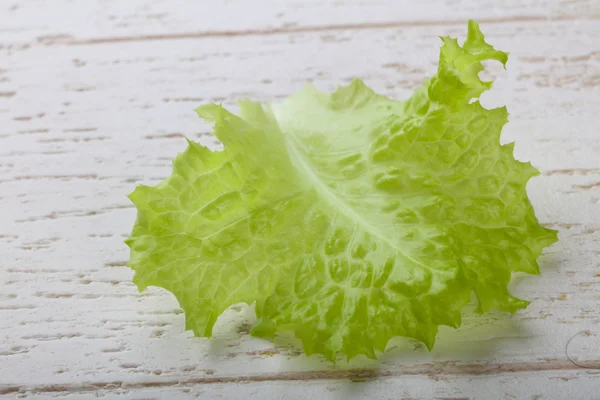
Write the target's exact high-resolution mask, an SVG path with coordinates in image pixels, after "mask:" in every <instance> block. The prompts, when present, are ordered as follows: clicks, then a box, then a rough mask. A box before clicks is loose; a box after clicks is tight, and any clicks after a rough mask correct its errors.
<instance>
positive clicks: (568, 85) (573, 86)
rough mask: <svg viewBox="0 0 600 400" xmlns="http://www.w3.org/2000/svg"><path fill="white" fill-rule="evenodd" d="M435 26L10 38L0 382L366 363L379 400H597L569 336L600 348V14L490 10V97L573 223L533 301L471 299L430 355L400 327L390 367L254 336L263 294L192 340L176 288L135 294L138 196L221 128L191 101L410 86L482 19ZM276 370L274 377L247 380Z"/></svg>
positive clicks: (128, 385)
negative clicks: (79, 40)
mask: <svg viewBox="0 0 600 400" xmlns="http://www.w3.org/2000/svg"><path fill="white" fill-rule="evenodd" d="M433 30H436V32H433V33H432V32H431V31H432V28H431V27H422V26H412V27H404V28H402V29H399V28H382V29H371V30H355V29H345V30H339V31H335V32H333V34H332V33H331V32H330V33H328V34H327V35H324V34H323V33H322V32H299V33H285V32H284V33H281V34H274V35H253V36H238V37H233V38H225V37H213V38H203V39H181V40H171V41H167V40H165V41H159V42H153V41H141V42H124V43H115V42H108V43H96V44H89V45H68V44H67V43H56V44H55V45H54V46H48V47H45V46H41V47H31V48H29V49H25V50H23V51H19V52H9V53H6V58H7V59H8V60H9V62H8V65H7V66H6V67H4V66H3V67H2V68H3V71H2V72H1V74H0V92H2V93H12V92H14V94H13V95H6V96H3V97H0V254H2V257H1V259H0V284H1V286H0V287H1V289H0V338H1V340H0V377H1V378H0V384H4V386H0V393H3V392H2V391H4V394H5V395H6V396H8V398H10V397H12V396H16V394H20V395H23V396H25V397H28V398H48V397H50V396H53V395H55V394H60V395H61V396H62V395H65V396H67V395H68V393H69V392H72V393H71V395H70V397H71V398H83V396H88V395H89V397H91V396H95V395H100V394H104V395H110V396H113V395H114V396H121V397H122V398H131V397H132V396H137V398H142V397H144V396H146V395H147V396H148V397H152V396H154V397H158V398H178V397H176V396H179V398H186V396H188V395H190V396H193V395H194V393H196V392H199V391H205V393H204V395H205V396H209V395H210V394H211V393H212V394H217V393H224V396H225V397H229V398H231V397H232V396H234V395H236V394H239V393H240V391H243V393H246V390H248V391H252V390H253V391H255V397H256V398H264V397H261V396H263V395H264V396H271V398H276V394H277V393H280V392H279V391H280V390H282V391H287V390H289V391H290V393H291V394H292V395H293V396H296V395H297V396H298V398H303V397H302V395H304V394H306V395H309V394H310V395H311V397H314V396H321V397H327V396H328V394H331V396H329V397H332V398H336V397H335V396H339V397H341V396H342V394H343V393H345V392H343V390H345V389H343V388H346V387H351V386H352V385H353V384H349V383H348V381H349V380H350V381H351V380H353V379H354V380H355V379H356V378H357V377H360V376H361V375H360V374H361V372H356V370H354V369H355V368H357V367H361V368H369V371H368V372H367V374H370V375H373V376H375V377H376V380H375V381H373V382H367V383H363V384H360V385H359V386H360V388H357V389H355V390H356V391H360V390H365V391H366V392H368V393H370V394H372V395H373V396H380V397H382V398H386V396H388V398H389V397H390V396H391V395H392V394H394V395H397V393H402V392H401V390H406V396H412V397H434V396H438V397H444V396H446V397H460V396H462V397H465V396H467V397H475V398H477V396H479V398H496V397H495V394H498V395H500V394H502V395H504V396H505V397H507V396H510V395H514V396H516V397H517V398H527V397H528V396H530V397H533V396H535V395H542V396H546V397H542V398H561V396H562V394H563V393H569V391H570V390H578V391H577V393H578V394H579V395H580V397H581V398H591V397H585V396H589V395H590V393H591V392H590V390H591V388H593V387H594V386H595V385H597V375H595V374H594V373H593V371H591V372H590V371H588V370H586V369H581V368H579V367H578V366H576V365H574V364H573V363H571V362H570V361H569V360H568V359H567V357H566V355H565V346H566V344H567V342H568V341H569V339H570V338H572V337H573V336H575V335H576V336H575V338H574V339H573V341H572V342H571V345H570V346H569V354H571V355H572V357H574V358H575V360H576V361H577V362H583V363H585V365H587V366H596V365H597V363H598V361H599V360H600V354H598V350H597V349H598V348H600V347H599V346H598V335H599V334H600V329H598V323H599V321H600V313H599V308H598V304H599V303H598V299H599V298H600V276H598V274H599V273H600V265H599V262H598V254H600V250H599V248H600V184H599V182H600V161H599V159H598V157H597V155H598V154H599V151H600V141H599V140H598V131H597V126H599V122H600V117H599V116H598V114H597V110H598V107H599V106H600V104H599V103H600V96H599V95H598V89H597V87H598V82H599V80H600V65H599V64H600V59H599V54H600V42H599V41H597V40H595V39H596V38H597V37H598V36H599V34H600V26H598V24H597V23H595V22H594V21H580V22H579V23H577V24H575V25H574V24H573V23H572V22H569V21H556V22H551V23H545V22H533V23H528V24H522V23H518V22H504V23H497V24H487V25H484V26H483V30H484V32H486V34H488V35H489V36H490V38H491V39H490V41H492V43H494V44H495V45H497V47H499V48H502V49H507V50H510V51H511V61H510V64H509V71H508V73H507V74H506V75H502V76H501V78H500V80H499V81H498V85H497V88H496V90H495V92H494V93H491V94H490V96H488V97H486V98H485V99H484V102H487V103H488V104H494V103H500V102H506V103H507V104H508V106H509V110H510V111H511V121H512V122H511V123H510V124H509V125H508V126H507V127H506V129H505V132H504V139H505V140H516V141H517V146H516V154H517V156H518V158H521V159H531V160H532V162H533V163H534V165H536V166H538V167H540V169H541V170H542V172H543V175H542V176H540V177H537V178H535V179H534V180H532V182H531V183H530V184H529V187H528V188H529V192H530V194H531V197H532V201H533V203H534V205H535V206H536V210H537V212H538V216H539V217H540V219H541V221H542V222H543V223H545V224H547V225H549V226H554V227H557V228H560V229H561V233H560V239H561V240H560V242H559V243H558V244H556V245H554V246H553V247H552V248H550V249H548V251H547V252H546V253H545V255H544V256H543V257H542V270H543V275H542V276H541V277H526V278H519V279H516V280H515V283H514V285H513V286H514V292H515V293H516V294H518V295H520V296H522V297H525V298H529V299H531V300H532V304H531V306H530V307H529V308H528V309H527V310H525V311H523V312H520V313H518V314H517V315H516V316H515V317H513V318H510V317H507V316H505V315H501V314H491V315H487V316H484V317H474V316H470V315H468V316H467V317H466V320H465V325H464V326H463V327H462V328H461V329H460V330H457V331H453V330H450V329H445V330H444V331H443V332H442V333H441V334H440V336H439V339H438V343H437V346H436V348H435V350H434V351H433V352H431V353H428V352H427V351H426V350H424V349H422V348H421V347H419V346H417V345H416V344H415V343H414V342H411V341H406V340H402V339H398V340H396V341H395V342H394V344H393V345H394V346H396V348H395V349H394V350H392V351H391V352H390V353H389V354H386V355H384V356H383V359H382V361H381V364H380V365H379V367H380V369H379V370H375V369H371V368H375V367H377V366H378V364H377V363H374V362H371V361H366V360H364V359H357V360H355V361H353V362H352V363H350V364H348V365H346V364H344V363H342V364H340V365H338V366H336V367H332V366H331V365H330V364H328V363H326V362H323V361H322V360H321V359H319V358H318V357H310V358H309V357H305V356H302V355H300V354H299V351H298V350H297V348H295V347H293V346H290V345H289V343H287V342H286V341H285V340H282V343H281V346H280V347H275V346H273V345H272V344H271V343H269V342H265V341H262V340H258V339H253V338H250V337H248V336H247V331H248V327H247V323H244V321H246V322H248V321H251V320H252V317H251V312H249V311H248V310H247V309H246V308H241V311H240V312H235V311H232V312H231V313H230V314H229V316H228V317H226V318H224V319H222V320H221V321H220V326H219V327H218V329H217V330H216V332H217V337H216V338H215V339H212V340H205V339H198V338H193V337H191V336H190V335H189V333H184V332H183V315H182V314H181V313H180V311H179V309H178V307H177V304H176V302H175V300H174V299H173V298H172V296H171V295H169V294H167V293H166V292H164V291H161V290H157V289H153V290H149V291H147V292H144V293H143V294H138V293H137V292H136V290H135V288H134V286H133V285H132V284H131V283H130V278H131V273H130V271H129V270H128V269H127V268H125V267H124V266H123V265H124V263H125V261H126V260H127V257H128V254H127V249H126V247H125V246H124V245H123V243H122V240H123V239H124V237H125V236H127V234H128V232H129V230H130V228H131V226H132V223H133V219H134V217H135V210H134V209H133V207H132V206H131V205H130V204H129V202H128V200H127V199H126V198H125V195H126V194H127V193H129V192H130V191H131V190H132V189H133V188H134V186H135V185H136V184H138V183H148V184H154V183H157V182H158V181H159V180H160V179H163V178H164V177H165V176H167V175H168V173H169V171H170V159H171V158H172V157H173V156H174V155H175V154H176V152H177V151H181V150H182V149H183V148H184V147H185V143H184V141H183V139H182V138H181V137H183V136H190V137H192V138H200V139H201V140H203V141H204V142H206V143H214V141H212V140H211V139H210V138H207V137H206V136H204V134H205V133H206V132H207V131H208V127H207V126H206V125H203V124H202V123H200V122H199V121H198V120H197V119H196V117H195V116H194V114H193V113H192V112H191V109H192V108H193V107H195V106H196V105H199V104H201V103H203V102H206V101H209V100H213V101H222V102H223V103H224V104H225V105H232V104H233V102H234V101H235V100H236V99H239V98H242V97H248V98H252V99H261V100H272V99H277V98H281V97H283V96H286V95H288V94H290V93H292V92H293V91H295V90H297V89H299V88H300V87H302V86H303V85H304V84H305V82H307V81H313V82H314V83H315V84H316V85H317V86H319V87H321V88H324V89H332V88H333V87H335V86H336V85H337V84H339V83H343V82H345V81H348V80H349V79H351V78H352V77H354V76H360V77H363V78H365V80H366V81H367V83H368V84H369V85H371V86H372V87H373V88H375V89H376V90H378V91H380V92H383V93H386V94H388V95H390V96H392V97H396V98H404V97H406V96H408V95H409V93H410V91H411V90H413V89H414V88H415V87H416V86H417V85H418V84H419V82H421V81H422V80H423V79H424V77H425V75H426V74H428V73H430V72H431V71H433V69H434V68H435V63H436V59H437V46H438V44H439V43H438V41H437V39H436V35H438V34H448V33H450V34H452V35H454V36H456V35H460V36H463V34H464V30H465V27H463V26H460V27H459V26H456V25H441V26H439V27H436V28H435V29H433ZM438 30H439V32H438ZM557 38H560V40H558V39H557ZM357 55H359V56H357ZM492 70H493V71H496V69H494V68H493V69H492ZM580 332H587V334H578V333H580ZM413 347H416V348H413ZM315 374H317V375H318V377H317V378H315ZM290 376H291V377H295V378H297V379H296V380H297V381H300V382H299V383H294V382H293V380H290ZM513 377H514V378H515V379H517V381H516V382H517V383H519V384H518V385H517V384H515V385H514V386H509V388H508V389H506V390H505V391H504V392H503V391H502V390H503V389H502V387H501V385H500V383H503V382H506V381H508V380H509V379H512V378H513ZM260 379H267V380H270V381H269V382H265V383H261V382H253V383H251V384H245V385H239V384H238V383H236V382H237V381H256V380H260ZM327 379H330V380H331V379H337V380H336V381H335V382H333V381H327ZM221 381H222V382H224V383H218V382H221ZM303 381H308V382H310V386H309V384H307V383H306V382H304V383H303ZM107 382H108V383H109V386H108V387H107V386H106V384H107ZM110 382H113V384H112V385H113V386H110ZM160 382H166V383H164V384H161V383H160ZM180 382H183V384H180ZM186 382H188V383H186ZM474 382H483V383H474ZM48 385H50V386H48ZM52 385H55V386H52ZM161 385H162V386H161ZM178 385H179V386H178ZM478 385H481V386H478ZM486 385H489V386H486ZM180 386H182V387H180ZM48 387H50V388H53V389H52V390H53V391H45V390H47V388H48ZM152 387H154V389H153V388H152ZM307 387H310V388H311V389H310V390H308V389H306V388H307ZM45 388H46V389H45ZM328 388H334V389H336V388H337V390H334V391H333V392H329V391H328ZM453 388H457V389H456V390H454V391H453ZM574 388H578V389H574ZM186 389H190V390H191V392H190V393H186V392H185V391H184V390H186ZM538 389H539V390H538ZM311 390H312V391H311ZM544 390H545V391H544ZM82 391H83V392H86V393H88V394H84V393H83V392H82ZM195 391H196V392H195ZM340 393H341V394H340ZM352 393H354V391H352ZM487 394H489V395H490V396H491V397H486V396H487ZM326 395H327V396H326ZM554 395H556V396H557V397H552V396H554ZM190 396H188V397H190ZM482 396H483V397H482ZM134 398H135V397H134ZM267 398H268V397H267ZM304 398H305V397H304ZM499 398H501V397H499ZM562 398H564V396H563V397H562ZM574 398H579V397H574Z"/></svg>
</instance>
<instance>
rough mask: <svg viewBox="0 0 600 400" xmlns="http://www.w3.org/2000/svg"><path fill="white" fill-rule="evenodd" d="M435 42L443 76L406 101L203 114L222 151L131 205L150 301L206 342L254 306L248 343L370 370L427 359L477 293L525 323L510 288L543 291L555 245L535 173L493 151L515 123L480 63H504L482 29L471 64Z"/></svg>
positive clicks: (210, 108)
mask: <svg viewBox="0 0 600 400" xmlns="http://www.w3.org/2000/svg"><path fill="white" fill-rule="evenodd" d="M442 40H443V46H442V48H441V53H440V59H439V68H438V72H437V74H436V75H435V76H434V77H432V78H430V79H429V80H427V81H426V82H425V83H424V84H423V86H422V87H421V88H420V89H418V90H417V91H416V92H415V93H414V95H413V96H412V97H411V98H410V99H409V100H408V101H405V102H399V101H395V100H390V99H388V98H386V97H383V96H380V95H377V94H375V93H374V92H373V91H372V90H370V89H369V88H367V87H366V86H365V85H364V83H363V82H362V81H360V80H355V81H353V82H352V83H351V84H350V85H349V86H346V87H341V88H339V89H338V90H337V91H336V92H335V93H333V94H331V95H329V94H326V93H322V92H319V91H317V90H316V89H315V88H314V87H311V86H309V87H307V88H305V89H304V90H302V91H300V92H299V93H297V94H295V95H293V96H291V97H290V98H288V99H287V100H285V101H284V102H283V103H282V104H267V105H260V104H256V103H251V102H243V103H241V104H240V111H239V115H237V116H236V115H233V114H232V113H230V112H228V111H227V110H225V109H223V108H221V107H220V106H217V105H206V106H203V107H200V108H198V109H197V112H198V114H199V116H200V117H202V118H204V119H206V120H208V121H211V122H214V134H215V136H216V137H217V138H218V139H219V140H220V141H221V142H222V143H223V145H224V150H223V151H211V150H209V149H208V148H205V147H203V146H201V145H199V144H197V143H194V142H191V141H190V142H189V146H188V148H187V149H186V150H185V152H183V153H182V154H179V155H178V156H177V157H176V158H175V160H174V169H173V173H172V175H171V176H170V177H169V178H168V179H167V180H165V181H163V182H162V183H160V184H159V185H157V186H155V187H148V186H140V187H138V188H137V189H136V190H135V191H134V192H133V193H132V194H131V195H130V198H131V200H132V201H133V202H134V203H135V205H136V207H137V209H138V218H137V221H136V223H135V226H134V228H133V232H132V234H131V236H130V238H129V239H128V240H127V244H128V245H129V246H130V248H131V259H130V261H129V266H130V267H131V268H132V269H134V270H135V277H134V281H135V283H136V284H137V285H138V287H139V288H140V290H143V289H144V288H146V287H147V286H158V287H162V288H165V289H167V290H169V291H170V292H172V293H173V294H174V295H175V296H176V297H177V300H178V301H179V303H180V305H181V307H182V308H183V309H184V311H185V316H186V328H187V329H191V330H193V331H194V333H195V334H196V335H198V336H210V335H211V333H212V328H213V325H214V323H215V321H216V319H217V317H218V316H219V315H220V314H221V313H222V312H223V311H224V310H225V309H226V308H227V307H229V306H230V305H232V304H236V303H240V302H245V303H248V304H252V303H256V313H257V317H258V319H259V322H258V324H257V325H256V326H255V328H254V330H253V334H254V335H257V336H260V337H267V338H272V337H273V335H274V334H276V333H277V332H280V331H292V332H293V333H294V334H295V335H296V337H298V338H299V339H300V340H301V341H302V344H303V346H304V351H305V352H306V353H307V354H313V353H320V354H323V355H324V356H325V357H327V358H329V359H331V360H335V357H336V354H338V353H341V354H343V355H345V356H346V357H347V358H352V357H354V356H356V355H358V354H364V355H366V356H368V357H375V356H376V351H384V350H385V347H386V344H387V343H388V341H389V340H390V339H391V338H392V337H394V336H406V337H411V338H416V339H419V340H421V341H423V342H424V343H425V344H426V345H427V346H428V347H429V348H431V347H432V346H433V343H434V341H435V337H436V334H437V331H438V326H440V325H449V326H452V327H458V326H459V325H460V323H461V309H462V308H463V306H465V305H466V304H467V303H468V301H469V299H470V295H471V293H474V294H475V296H476V298H477V300H478V311H480V312H485V311H488V310H490V309H492V308H497V309H500V310H504V311H508V312H511V313H512V312H515V311H517V310H519V309H521V308H524V307H526V306H527V304H528V302H527V301H525V300H520V299H517V298H515V297H513V296H511V295H510V293H509V292H508V289H507V286H508V284H509V281H510V279H511V274H512V273H513V272H517V271H522V272H526V273H530V274H537V273H538V265H537V262H536V259H537V257H538V256H539V255H540V254H541V252H542V249H543V248H544V247H545V246H548V245H550V244H552V243H553V242H555V241H556V240H557V237H556V232H555V231H552V230H549V229H546V228H543V227H541V226H540V225H539V223H538V221H537V219H536V217H535V214H534V210H533V208H532V206H531V204H530V202H529V200H528V198H527V194H526V191H525V186H526V184H527V181H528V180H529V179H530V178H531V177H532V176H534V175H536V174H537V173H538V171H537V170H536V169H535V168H533V167H532V166H531V164H529V163H522V162H519V161H516V160H515V159H514V157H513V146H512V144H510V145H504V146H501V145H500V144H499V138H500V131H501V129H502V126H503V125H504V124H505V123H506V122H507V111H506V109H505V108H497V109H493V110H486V109H484V108H483V107H482V106H481V105H480V104H479V102H478V101H476V99H477V98H478V97H479V96H480V95H481V93H483V92H484V91H485V90H488V89H489V88H490V87H491V82H482V81H481V80H480V79H479V77H478V73H479V72H481V71H482V69H483V68H482V65H481V61H483V60H497V61H499V62H501V63H503V64H505V63H506V61H507V54H506V53H504V52H501V51H497V50H495V49H494V48H493V47H492V46H490V45H489V44H487V43H486V42H485V41H484V38H483V35H482V34H481V32H480V30H479V27H478V25H477V24H476V23H475V22H472V21H471V22H470V23H469V32H468V37H467V40H466V42H465V43H464V45H463V46H462V47H461V46H459V44H458V42H457V41H456V40H455V39H451V38H448V37H444V38H442Z"/></svg>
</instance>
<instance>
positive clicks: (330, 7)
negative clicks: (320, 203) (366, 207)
mask: <svg viewBox="0 0 600 400" xmlns="http://www.w3.org/2000/svg"><path fill="white" fill-rule="evenodd" d="M469 18H475V19H479V20H480V21H481V22H491V21H500V22H502V21H522V22H523V23H527V22H535V21H543V20H545V19H567V20H570V19H577V18H595V19H597V18H600V5H599V3H598V2H597V1H595V0H504V1H502V2H498V1H495V0H476V1H475V0H451V1H444V0H428V1H418V2H415V1H411V0H376V1H365V0H352V1H338V0H326V1H322V0H293V1H279V0H263V1H260V2H254V1H245V0H229V1H208V0H203V1H197V2H194V4H193V5H191V4H190V3H189V1H185V0H127V1H120V0H89V1H85V2H74V1H72V0H53V1H46V0H27V1H20V2H16V1H15V2H9V1H6V2H4V3H3V4H2V5H0V33H2V37H1V38H0V43H1V42H5V43H19V44H35V43H53V42H56V41H59V42H60V41H73V40H75V41H77V40H83V41H85V40H89V39H92V40H95V39H101V40H132V39H133V40H144V39H152V40H156V39H161V38H162V39H164V38H174V37H181V36H183V37H186V36H190V37H194V36H213V35H219V34H220V35H227V34H229V35H235V34H238V33H240V32H246V33H249V32H263V33H273V32H278V31H283V32H285V31H294V30H305V29H307V28H311V29H314V28H318V29H321V30H330V29H331V28H333V27H335V26H340V25H351V26H354V27H358V28H360V27H362V28H369V27H374V26H377V25H383V26H394V25H397V26H398V27H402V26H407V25H408V26H411V25H439V24H440V23H442V24H443V23H444V22H446V23H447V22H454V23H459V24H462V23H463V22H464V21H466V20H467V19H469ZM147 36H150V37H147Z"/></svg>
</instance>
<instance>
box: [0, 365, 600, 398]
mask: <svg viewBox="0 0 600 400" xmlns="http://www.w3.org/2000/svg"><path fill="white" fill-rule="evenodd" d="M599 380H600V375H598V374H597V373H594V372H592V371H590V372H587V373H579V374H578V373H574V372H571V371H569V372H564V371H556V372H550V373H547V372H544V373H541V374H539V373H528V372H526V373H517V374H515V373H508V374H505V375H502V376H438V375H432V376H429V377H427V376H405V377H391V378H390V377H384V378H377V379H360V378H357V379H353V380H343V381H340V380H327V379H318V380H310V381H283V382H281V381H280V382H249V383H244V382H235V383H230V384H222V383H206V384H195V385H194V384H186V383H185V382H180V383H178V384H177V385H164V386H162V384H163V383H164V380H163V381H160V380H159V379H156V380H155V382H152V383H151V384H148V385H147V386H144V385H143V384H140V385H138V386H136V385H125V386H123V387H119V384H118V383H116V382H112V383H107V384H106V386H105V387H99V388H93V390H92V391H84V390H81V391H79V390H76V391H70V392H65V391H61V387H60V386H45V387H44V388H43V390H46V392H43V393H40V394H27V393H21V394H20V395H21V396H23V397H22V398H27V399H28V400H42V399H48V398H49V397H50V396H52V398H53V399H77V400H96V399H97V398H98V397H100V398H109V399H111V400H150V399H152V400H154V399H169V400H190V399H198V398H201V399H240V398H243V399H257V400H263V399H289V400H314V399H331V400H338V399H339V400H347V399H365V398H366V399H385V400H397V399H403V400H412V399H437V400H464V399H473V400H489V399H494V400H513V399H533V400H559V399H577V400H596V399H597V398H598V397H597V391H594V390H588V389H590V388H594V387H598V385H600V382H599ZM432 382H434V383H433V384H432ZM82 389H84V388H82ZM90 389H91V388H90ZM9 396H11V397H9ZM17 396H19V394H18V393H11V394H10V395H8V394H7V395H6V396H1V395H0V399H3V398H6V399H8V398H14V397H17ZM24 396H26V397H24ZM241 396H243V397H241ZM17 398H18V397H17Z"/></svg>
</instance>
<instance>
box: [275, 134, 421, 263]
mask: <svg viewBox="0 0 600 400" xmlns="http://www.w3.org/2000/svg"><path fill="white" fill-rule="evenodd" d="M280 132H281V134H282V135H283V137H284V142H285V145H286V148H287V150H288V154H289V155H290V159H291V161H292V165H294V166H295V167H296V169H298V170H299V171H300V172H301V173H302V176H304V177H305V178H306V179H307V181H308V182H309V184H310V185H311V186H312V187H314V188H315V190H316V191H317V192H318V193H319V194H320V197H321V198H323V199H324V200H325V201H326V202H328V203H329V204H330V205H331V206H332V207H333V208H334V209H335V210H337V211H339V212H341V213H342V214H344V215H345V216H346V217H347V218H349V219H350V220H353V221H356V222H357V223H358V224H359V225H361V226H362V228H363V229H364V230H365V231H367V232H368V233H369V234H370V235H372V236H374V237H376V238H377V239H379V240H381V241H382V242H383V243H385V244H387V245H388V246H389V247H390V248H392V249H394V250H395V251H397V252H398V253H399V254H401V255H402V256H404V257H406V258H407V259H409V260H411V261H413V262H415V263H417V264H418V265H420V266H422V267H423V268H426V269H430V268H429V267H427V266H426V265H424V264H423V263H422V262H420V261H418V260H416V259H415V258H413V257H411V256H410V255H408V254H407V253H406V251H405V250H404V249H402V248H400V246H398V244H396V243H394V242H392V241H390V239H389V238H388V237H386V235H385V233H384V232H380V231H379V230H378V229H377V227H376V226H375V225H373V224H372V223H370V222H369V221H368V220H366V219H365V218H364V217H363V216H361V215H360V214H359V213H357V212H356V211H355V210H354V209H353V208H352V207H350V206H349V205H348V204H346V203H345V202H344V201H343V200H342V199H340V198H338V197H337V196H336V195H335V193H334V192H333V191H332V190H331V188H330V187H329V186H327V185H326V184H325V183H324V182H323V181H322V180H321V179H320V178H319V176H318V175H317V174H316V173H315V171H314V170H313V168H312V167H311V166H310V165H309V164H308V163H307V162H306V160H305V159H304V157H303V156H302V154H301V151H300V150H299V149H298V147H299V146H301V145H300V144H299V142H298V139H297V138H296V137H295V136H294V135H293V134H287V135H286V134H284V133H283V131H281V128H280Z"/></svg>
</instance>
